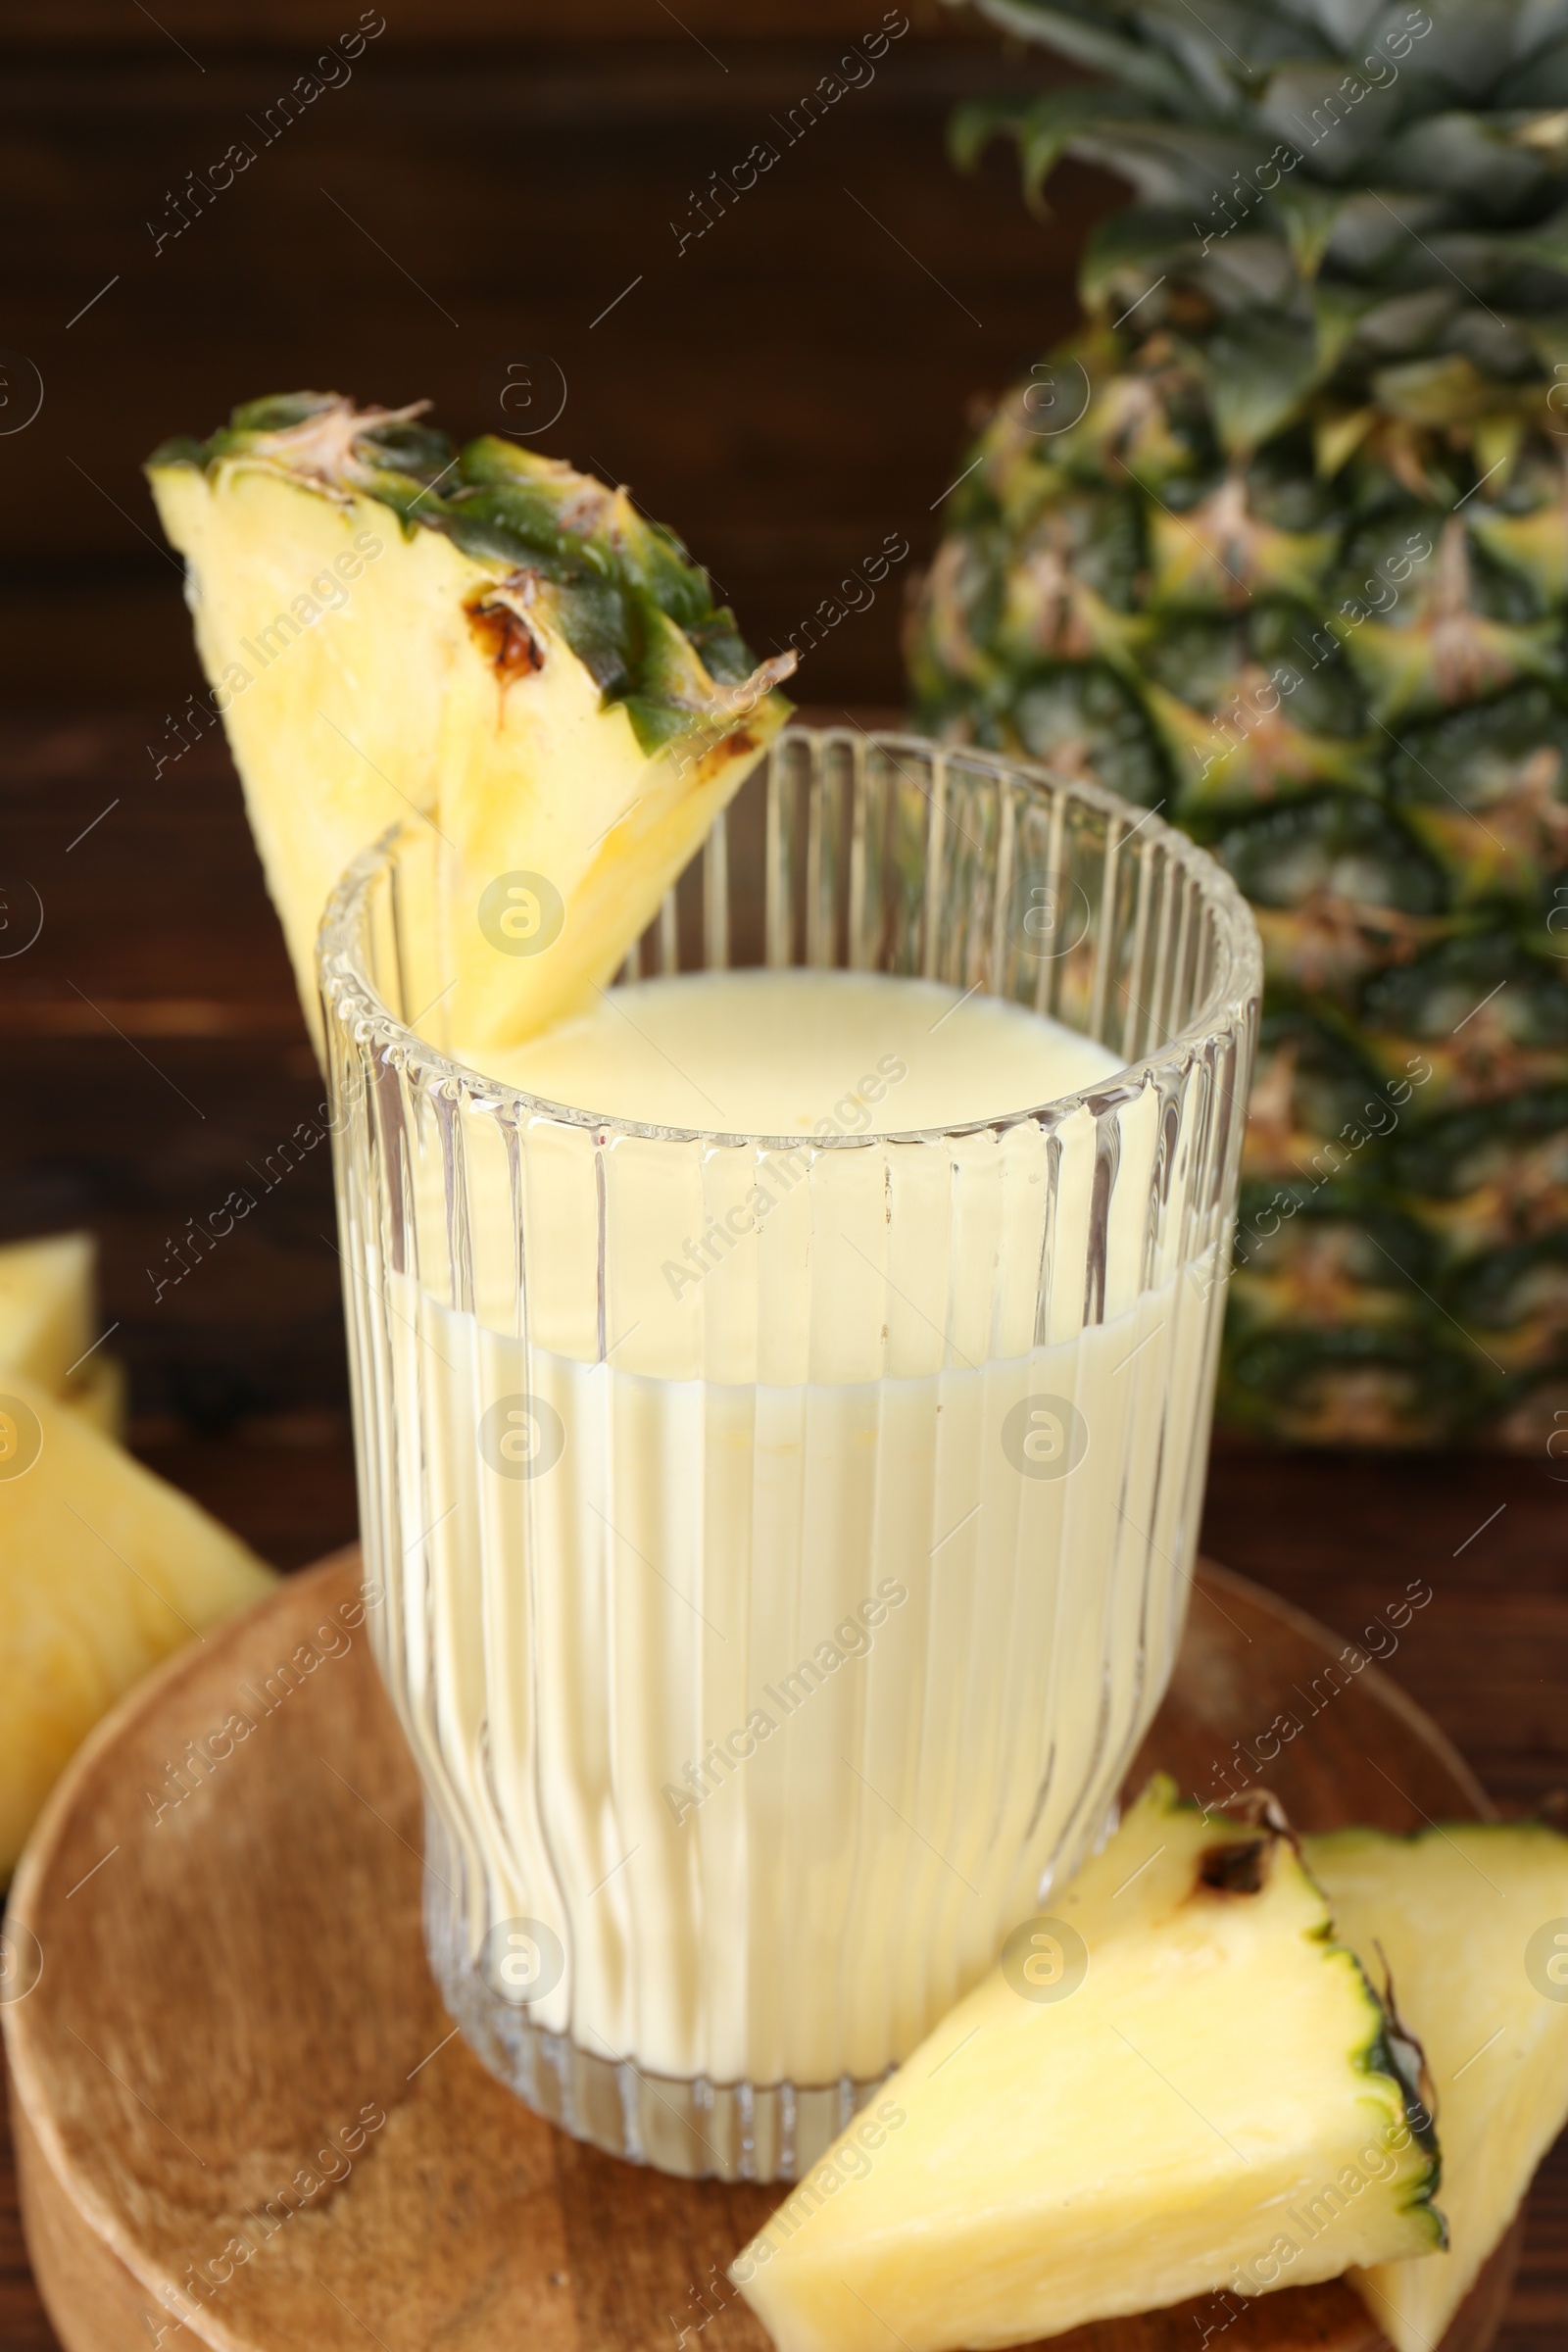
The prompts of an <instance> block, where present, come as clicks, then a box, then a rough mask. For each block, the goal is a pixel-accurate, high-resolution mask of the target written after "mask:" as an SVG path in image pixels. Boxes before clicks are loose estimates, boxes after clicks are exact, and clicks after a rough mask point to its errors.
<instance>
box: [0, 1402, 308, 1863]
mask: <svg viewBox="0 0 1568 2352" xmlns="http://www.w3.org/2000/svg"><path fill="white" fill-rule="evenodd" d="M275 1581H276V1579H275V1576H274V1574H273V1571H272V1570H271V1569H270V1568H268V1567H265V1566H264V1565H263V1563H262V1562H261V1561H260V1560H259V1559H257V1557H256V1555H255V1554H254V1552H252V1551H250V1550H248V1549H247V1548H246V1546H245V1545H244V1544H241V1543H240V1541H239V1539H238V1538H237V1537H236V1536H231V1535H229V1534H228V1532H227V1530H226V1529H224V1528H221V1527H220V1526H219V1525H218V1523H217V1521H216V1520H214V1519H210V1518H209V1517H208V1515H207V1513H206V1512H205V1511H203V1510H201V1509H199V1508H198V1507H197V1505H196V1504H195V1503H194V1502H191V1501H190V1500H189V1499H188V1498H187V1497H186V1496H185V1495H181V1494H179V1493H178V1492H177V1491H176V1490H175V1489H174V1488H173V1487H171V1486H167V1485H166V1484H165V1483H164V1481H163V1480H162V1479H161V1478H156V1477H154V1475H153V1473H152V1472H151V1471H150V1470H147V1469H144V1468H143V1466H142V1465H141V1463H140V1462H138V1461H136V1460H134V1459H133V1458H132V1456H131V1455H130V1454H128V1453H123V1452H122V1450H121V1449H120V1447H119V1446H115V1445H113V1444H111V1442H110V1441H109V1440H108V1439H107V1438H104V1437H101V1436H100V1435H99V1433H98V1432H97V1431H96V1430H95V1429H94V1428H92V1426H91V1425H90V1423H89V1422H88V1421H87V1420H86V1418H85V1417H84V1416H83V1414H82V1413H80V1412H79V1411H78V1410H76V1409H74V1408H73V1407H72V1406H71V1405H69V1404H67V1403H65V1402H64V1401H63V1400H62V1399H61V1398H59V1397H51V1396H50V1395H49V1393H48V1391H47V1390H45V1389H42V1388H39V1387H36V1386H34V1385H33V1384H32V1383H31V1382H28V1381H25V1380H22V1379H20V1378H19V1377H18V1376H17V1375H16V1374H15V1373H14V1372H10V1371H7V1372H5V1373H3V1374H0V1885H3V1884H4V1883H5V1881H6V1880H7V1879H8V1878H9V1876H10V1874H11V1870H12V1868H13V1866H14V1864H15V1862H16V1859H17V1855H18V1854H19V1853H20V1851H21V1849H22V1844H23V1840H24V1839H25V1837H26V1835H27V1832H28V1831H29V1830H30V1829H31V1827H32V1824H33V1821H34V1819H35V1818H36V1816H37V1813H38V1810H39V1808H40V1806H41V1805H42V1803H43V1800H44V1798H45V1797H46V1796H47V1795H48V1793H49V1790H50V1789H52V1788H53V1786H54V1784H55V1781H56V1780H57V1779H58V1777H59V1775H60V1772H61V1770H62V1768H63V1767H64V1765H65V1764H66V1763H67V1761H68V1760H69V1758H70V1757H71V1755H72V1754H73V1751H74V1750H75V1748H76V1747H77V1746H79V1744H80V1742H81V1741H82V1740H84V1739H85V1737H86V1735H87V1733H88V1732H89V1731H90V1730H91V1729H92V1727H93V1725H94V1724H95V1723H96V1722H97V1721H98V1718H99V1717H100V1716H101V1715H102V1714H104V1713H105V1712H106V1710H107V1709H108V1708H109V1707H110V1706H112V1705H113V1703H114V1701H115V1700H116V1699H117V1698H118V1697H119V1696H120V1694H121V1692H122V1691H125V1690H127V1689H128V1688H129V1686H130V1685H131V1684H132V1683H133V1682H135V1681H136V1680H137V1679H138V1677H139V1676H141V1675H143V1674H145V1673H146V1671H147V1669H148V1668H149V1667H150V1666H154V1665H156V1664H157V1662H158V1660H159V1659H160V1658H163V1657H166V1656H167V1655H168V1654H169V1652H170V1651H171V1650H173V1649H177V1648H178V1647H179V1645H180V1643H181V1642H187V1641H189V1640H190V1638H191V1636H192V1635H194V1634H199V1633H200V1632H201V1631H202V1629H203V1628H204V1627H205V1626H209V1625H214V1624H216V1623H217V1622H218V1621H219V1619H220V1618H222V1617H228V1616H231V1615H232V1614H233V1612H234V1611H235V1610H236V1609H239V1608H243V1607H245V1606H246V1605H247V1604H248V1603H249V1602H250V1601H253V1600H257V1599H259V1598H260V1597H261V1595H262V1594H263V1593H267V1592H270V1589H271V1587H272V1585H273V1584H274V1583H275Z"/></svg>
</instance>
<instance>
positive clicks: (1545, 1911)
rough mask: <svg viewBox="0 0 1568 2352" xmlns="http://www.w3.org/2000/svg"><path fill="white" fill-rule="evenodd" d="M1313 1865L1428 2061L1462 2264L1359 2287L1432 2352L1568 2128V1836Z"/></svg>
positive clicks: (1497, 1834) (1393, 1850) (1343, 1926)
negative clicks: (1384, 1977) (1388, 1983)
mask: <svg viewBox="0 0 1568 2352" xmlns="http://www.w3.org/2000/svg"><path fill="white" fill-rule="evenodd" d="M1303 1851H1304V1853H1305V1856H1306V1861H1307V1865H1308V1867H1309V1868H1310V1870H1311V1871H1312V1873H1313V1876H1314V1877H1315V1878H1316V1879H1317V1880H1318V1881H1319V1883H1320V1885H1321V1886H1322V1887H1323V1888H1324V1890H1325V1892H1326V1893H1327V1895H1328V1897H1329V1900H1330V1902H1331V1903H1332V1905H1333V1907H1334V1919H1335V1927H1336V1931H1337V1933H1338V1934H1340V1935H1341V1936H1344V1938H1345V1940H1346V1941H1347V1943H1348V1944H1349V1945H1350V1947H1351V1949H1352V1950H1353V1951H1355V1952H1357V1953H1359V1955H1360V1957H1361V1959H1362V1960H1363V1962H1364V1963H1365V1965H1366V1966H1367V1968H1368V1969H1369V1970H1370V1971H1372V1972H1373V1974H1374V1975H1379V1974H1381V1972H1382V1970H1383V1968H1384V1966H1385V1964H1386V1966H1387V1969H1388V1972H1389V1975H1390V1978H1391V1980H1392V1983H1393V1988H1394V1995H1395V1998H1396V2000H1397V2003H1398V2007H1399V2012H1400V2015H1401V2016H1402V2017H1403V2018H1406V2019H1407V2020H1408V2021H1409V2025H1410V2027H1411V2030H1412V2031H1413V2032H1414V2033H1415V2034H1419V2036H1420V2038H1421V2042H1422V2046H1423V2047H1424V2049H1425V2051H1426V2056H1427V2064H1428V2067H1429V2069H1430V2072H1431V2078H1432V2083H1433V2088H1434V2092H1435V2103H1436V2108H1437V2119H1438V2129H1439V2131H1440V2132H1441V2133H1442V2138H1443V2208H1444V2212H1445V2214H1446V2217H1447V2222H1448V2252H1447V2253H1446V2255H1444V2256H1443V2257H1442V2258H1441V2259H1438V2258H1434V2259H1432V2260H1430V2261H1423V2262H1401V2263H1393V2264H1380V2265H1377V2266H1374V2267H1371V2268H1369V2269H1365V2270H1361V2271H1358V2272H1355V2273H1353V2274H1352V2276H1351V2280H1350V2283H1351V2284H1352V2285H1353V2286H1354V2287H1355V2288H1356V2289H1357V2291H1358V2292H1359V2293H1360V2294H1361V2296H1362V2298H1363V2299H1364V2301H1365V2303H1366V2305H1367V2308H1368V2310H1369V2311H1370V2312H1371V2314H1372V2316H1373V2318H1374V2319H1375V2320H1376V2321H1377V2324H1378V2326H1379V2327H1381V2328H1382V2330H1383V2332H1384V2334H1385V2335H1387V2336H1388V2337H1389V2338H1390V2340H1391V2342H1392V2343H1393V2344H1394V2345H1395V2346H1396V2348H1397V2352H1429V2347H1431V2346H1434V2345H1436V2344H1438V2343H1440V2342H1441V2341H1442V2338H1443V2335H1444V2331H1445V2330H1446V2327H1447V2326H1448V2323H1449V2321H1450V2320H1451V2319H1452V2317H1453V2315H1454V2313H1455V2312H1456V2311H1457V2310H1458V2308H1459V2305H1460V2304H1461V2303H1462V2302H1463V2301H1464V2298H1465V2296H1466V2295H1467V2294H1468V2293H1469V2291H1470V2289H1471V2287H1472V2286H1473V2285H1474V2284H1475V2281H1476V2278H1477V2277H1478V2276H1479V2274H1480V2271H1481V2268H1482V2265H1483V2264H1484V2263H1485V2262H1486V2260H1487V2257H1488V2256H1489V2255H1490V2254H1491V2252H1492V2250H1493V2248H1494V2247H1495V2245H1496V2243H1497V2241H1498V2239H1499V2238H1500V2237H1501V2236H1502V2234H1503V2231H1504V2230H1505V2229H1507V2227H1508V2224H1509V2223H1510V2221H1511V2220H1512V2219H1513V2216H1514V2213H1515V2211H1516V2210H1517V2208H1518V2206H1519V2203H1520V2200H1521V2199H1522V2197H1523V2196H1524V2194H1525V2191H1526V2189H1527V2188H1528V2187H1529V2185H1530V2179H1531V2175H1532V2174H1533V2173H1534V2171H1535V2169H1536V2166H1537V2165H1538V2164H1539V2163H1540V2161H1541V2158H1542V2157H1543V2156H1544V2154H1545V2151H1546V2149H1547V2148H1548V2147H1549V2146H1550V2144H1551V2142H1552V2140H1553V2139H1554V2138H1555V2137H1556V2135H1557V2132H1558V2131H1560V2130H1561V2128H1562V2125H1563V2123H1564V2121H1565V2120H1568V1838H1564V1837H1562V1836H1560V1835H1559V1834H1558V1832H1557V1831H1556V1830H1554V1829H1552V1828H1549V1827H1547V1826H1546V1825H1545V1824H1544V1823H1540V1822H1522V1823H1501V1824H1499V1823H1484V1822H1457V1823H1454V1824H1451V1825H1450V1826H1449V1827H1447V1828H1437V1829H1431V1830H1424V1831H1422V1832H1420V1834H1419V1835H1417V1836H1415V1837H1412V1838H1395V1837H1389V1836H1387V1835H1385V1834H1384V1833H1383V1832H1381V1831H1378V1830H1343V1831H1340V1832H1339V1833H1338V1834H1337V1835H1335V1836H1333V1837H1326V1838H1307V1839H1306V1840H1305V1842H1304V1847H1303Z"/></svg>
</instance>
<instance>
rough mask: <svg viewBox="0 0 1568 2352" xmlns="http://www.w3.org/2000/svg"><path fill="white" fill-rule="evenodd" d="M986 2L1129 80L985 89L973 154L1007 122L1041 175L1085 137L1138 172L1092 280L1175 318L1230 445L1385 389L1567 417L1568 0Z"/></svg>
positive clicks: (1030, 32)
mask: <svg viewBox="0 0 1568 2352" xmlns="http://www.w3.org/2000/svg"><path fill="white" fill-rule="evenodd" d="M977 4H978V5H979V6H980V8H981V9H982V11H983V13H984V14H986V15H987V16H989V17H990V18H992V19H993V21H995V22H996V23H998V24H1000V25H1005V27H1006V28H1007V29H1008V30H1009V31H1012V32H1014V33H1021V34H1023V35H1024V36H1025V37H1027V38H1030V39H1034V40H1039V41H1042V42H1044V43H1047V44H1049V45H1050V46H1051V47H1052V48H1054V49H1055V50H1056V51H1057V52H1059V53H1060V54H1061V55H1063V56H1065V57H1066V58H1068V59H1070V60H1071V61H1072V63H1073V64H1074V65H1076V66H1078V67H1080V68H1083V69H1086V70H1088V71H1089V72H1091V73H1098V74H1101V75H1103V76H1105V77H1106V78H1107V81H1108V84H1109V86H1108V87H1107V86H1104V85H1103V84H1097V85H1082V84H1079V85H1075V86H1073V87H1070V88H1065V89H1055V90H1048V91H1045V92H1043V93H1041V94H1040V95H1038V96H1037V97H1035V98H1032V99H1026V100H1022V101H1016V100H1005V101H982V102H980V103H978V104H976V105H971V106H969V107H966V108H964V109H962V110H960V112H959V113H958V115H957V116H956V119H955V122H954V125H953V132H952V144H953V149H954V152H955V155H956V159H957V160H958V162H959V163H960V164H964V165H970V164H972V163H973V162H974V161H975V159H976V158H977V157H978V155H979V154H980V152H981V150H982V149H983V148H984V147H985V146H986V144H987V143H988V142H989V141H990V140H991V139H992V138H993V137H995V136H997V135H999V134H1005V135H1008V136H1010V137H1011V138H1012V139H1013V140H1014V141H1015V143H1016V146H1017V149H1018V153H1019V158H1020V162H1021V165H1022V170H1023V176H1024V184H1025V189H1026V193H1028V194H1029V196H1030V198H1031V201H1034V202H1038V201H1039V200H1040V194H1041V191H1042V189H1043V188H1044V185H1045V183H1046V181H1047V180H1048V179H1049V177H1050V175H1051V173H1052V172H1054V170H1055V168H1056V165H1057V164H1058V163H1059V162H1060V161H1061V159H1062V158H1063V157H1064V156H1066V155H1073V156H1076V157H1078V158H1080V159H1082V160H1085V161H1088V162H1091V163H1095V164H1099V165H1102V166H1104V167H1107V168H1108V169H1110V170H1112V171H1115V172H1119V173H1120V174H1121V175H1122V176H1123V177H1124V178H1125V179H1128V180H1130V181H1131V182H1132V185H1133V187H1134V189H1135V191H1136V201H1135V203H1134V205H1133V207H1132V208H1131V209H1130V210H1129V211H1128V212H1126V213H1123V214H1122V215H1120V216H1118V217H1117V218H1115V219H1114V220H1112V221H1107V222H1106V223H1104V224H1103V226H1102V227H1101V228H1100V229H1099V231H1098V232H1097V233H1096V235H1095V236H1094V237H1093V238H1092V240H1091V242H1090V246H1089V249H1088V252H1087V255H1086V257H1085V262H1084V266H1083V274H1082V280H1081V290H1082V294H1083V298H1084V301H1085V304H1086V306H1087V308H1088V309H1089V311H1090V313H1091V316H1092V317H1093V318H1094V319H1096V320H1097V321H1099V322H1101V323H1102V324H1106V323H1111V322H1114V324H1115V325H1117V326H1118V327H1119V326H1120V325H1121V324H1122V323H1123V321H1124V320H1132V321H1133V323H1132V326H1131V328H1130V338H1131V339H1141V338H1147V337H1148V336H1149V335H1150V334H1151V333H1157V332H1159V331H1160V330H1164V332H1165V333H1166V334H1167V335H1169V336H1170V337H1171V338H1172V339H1173V341H1174V344H1175V346H1176V348H1177V349H1178V350H1179V351H1180V353H1181V356H1182V358H1183V360H1184V361H1185V363H1186V364H1187V365H1188V366H1189V367H1190V368H1191V369H1192V370H1193V372H1194V374H1195V375H1196V376H1197V377H1198V379H1199V380H1200V381H1201V383H1203V384H1204V386H1205V387H1206V389H1207V391H1208V392H1209V395H1210V398H1211V400H1212V402H1213V406H1214V411H1215V421H1216V425H1217V428H1218V430H1219V434H1220V438H1221V440H1222V442H1223V443H1224V444H1225V445H1226V447H1227V448H1228V449H1229V450H1230V451H1231V452H1232V453H1233V454H1246V453H1247V452H1250V450H1252V449H1254V448H1256V447H1257V446H1258V444H1259V442H1260V441H1261V440H1263V439H1266V438H1268V437H1269V436H1270V435H1271V434H1272V433H1274V432H1276V431H1279V430H1281V429H1283V428H1284V427H1285V426H1287V425H1289V424H1291V423H1293V422H1295V421H1297V420H1299V419H1300V418H1301V417H1311V418H1312V419H1313V420H1314V422H1316V423H1318V424H1319V425H1320V426H1321V425H1323V424H1324V423H1325V422H1326V423H1327V424H1328V425H1329V426H1330V427H1331V428H1332V427H1333V426H1334V425H1335V424H1336V423H1337V421H1338V420H1342V419H1344V418H1346V417H1349V416H1353V415H1355V414H1356V413H1358V412H1359V411H1361V410H1363V409H1366V410H1370V411H1372V412H1373V413H1374V414H1381V415H1383V416H1386V417H1394V418H1397V419H1398V420H1400V421H1401V422H1402V423H1403V424H1406V425H1408V426H1410V427H1412V428H1415V429H1418V430H1419V429H1429V430H1430V429H1433V428H1437V429H1440V430H1441V429H1446V428H1450V427H1451V428H1456V429H1457V430H1458V431H1459V432H1460V433H1461V434H1464V433H1467V432H1469V431H1470V430H1472V429H1473V427H1474V426H1475V425H1476V423H1477V422H1478V421H1479V420H1481V419H1483V418H1491V417H1498V416H1508V415H1512V416H1515V417H1520V418H1522V419H1524V420H1527V421H1530V422H1534V423H1535V424H1536V425H1537V426H1538V427H1539V426H1544V425H1545V424H1547V423H1548V422H1551V421H1554V420H1553V419H1551V418H1549V417H1548V416H1547V413H1546V408H1545V401H1546V395H1547V389H1548V385H1549V379H1550V376H1551V370H1552V368H1553V367H1554V365H1555V364H1556V363H1557V362H1558V360H1559V359H1562V358H1568V0H1489V5H1488V6H1487V7H1486V8H1485V9H1481V8H1478V7H1476V6H1475V5H1474V0H1432V5H1431V6H1430V8H1428V7H1424V6H1408V5H1404V4H1403V0H1395V4H1394V5H1390V4H1389V0H1204V6H1203V8H1202V9H1201V11H1199V10H1195V9H1193V8H1191V7H1189V6H1187V5H1186V0H977ZM1328 447H1329V448H1330V449H1331V450H1332V448H1333V443H1332V440H1331V442H1330V443H1329V444H1328ZM1322 454H1323V453H1322V451H1321V450H1320V456H1321V455H1322Z"/></svg>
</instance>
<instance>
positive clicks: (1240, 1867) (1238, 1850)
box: [1198, 1838, 1275, 1894]
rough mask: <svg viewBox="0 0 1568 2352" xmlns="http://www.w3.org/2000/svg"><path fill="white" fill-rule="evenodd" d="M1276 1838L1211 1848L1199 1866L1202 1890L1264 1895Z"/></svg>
mask: <svg viewBox="0 0 1568 2352" xmlns="http://www.w3.org/2000/svg"><path fill="white" fill-rule="evenodd" d="M1274 1842H1275V1841H1274V1839H1273V1838H1249V1839H1248V1841H1247V1843H1246V1844H1245V1845H1211V1846H1210V1847H1209V1848H1208V1850H1207V1852H1206V1853H1204V1854H1202V1855H1201V1857H1200V1859H1199V1864H1198V1879H1199V1884H1200V1886H1202V1887H1212V1888H1213V1890H1214V1892H1215V1893H1216V1894H1261V1893H1262V1891H1263V1883H1264V1880H1265V1879H1266V1877H1267V1875H1268V1857H1269V1854H1270V1852H1271V1850H1272V1848H1273V1845H1274Z"/></svg>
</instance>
